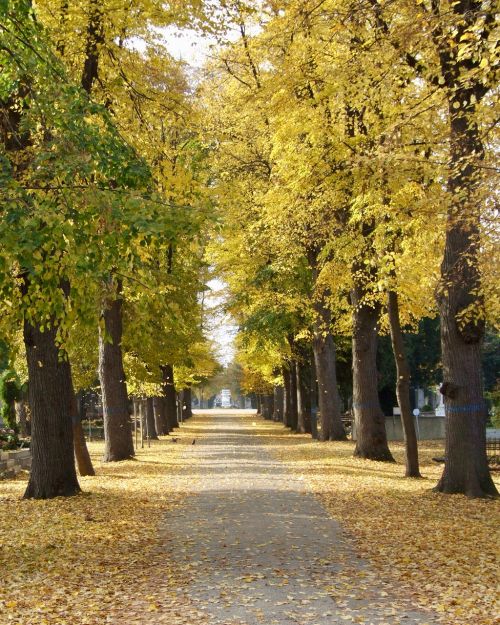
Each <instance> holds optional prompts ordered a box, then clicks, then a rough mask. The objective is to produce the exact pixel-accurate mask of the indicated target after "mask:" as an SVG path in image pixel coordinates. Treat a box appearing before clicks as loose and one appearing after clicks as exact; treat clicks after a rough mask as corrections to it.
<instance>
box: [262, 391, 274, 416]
mask: <svg viewBox="0 0 500 625" xmlns="http://www.w3.org/2000/svg"><path fill="white" fill-rule="evenodd" d="M264 412H265V414H264V419H266V420H267V421H270V420H271V419H272V418H273V413H274V395H272V394H271V393H266V394H265V395H264Z"/></svg>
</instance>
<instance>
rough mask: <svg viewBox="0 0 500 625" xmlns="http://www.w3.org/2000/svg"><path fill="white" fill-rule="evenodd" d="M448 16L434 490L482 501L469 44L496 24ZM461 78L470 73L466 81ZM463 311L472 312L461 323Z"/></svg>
mask: <svg viewBox="0 0 500 625" xmlns="http://www.w3.org/2000/svg"><path fill="white" fill-rule="evenodd" d="M489 10H490V11H492V10H493V9H489ZM451 11H452V12H453V13H454V14H455V15H454V19H455V20H456V23H457V28H456V29H455V31H454V32H453V33H452V35H451V36H449V37H448V38H446V39H445V37H444V35H442V36H441V37H439V38H438V40H437V41H436V43H437V45H438V46H439V50H440V54H439V59H440V63H441V70H442V75H443V78H444V85H443V89H445V93H446V96H447V97H448V109H449V124H450V170H449V176H448V193H449V197H450V203H449V208H448V223H447V229H446V240H445V250H444V258H443V262H442V264H441V288H440V290H439V293H438V305H439V311H440V314H441V351H442V361H443V385H442V387H441V392H442V394H443V396H444V404H445V412H446V444H445V466H444V471H443V475H442V476H441V479H440V481H439V483H438V485H437V486H436V490H438V491H440V492H443V493H463V494H465V495H468V496H470V497H487V496H496V495H498V491H497V489H496V487H495V484H494V483H493V480H492V479H491V475H490V471H489V467H488V461H487V457H486V418H487V409H486V403H485V401H484V397H483V385H482V376H481V373H482V371H481V346H482V342H483V337H484V302H483V300H482V297H481V294H480V287H481V276H480V270H479V261H478V254H479V247H480V241H479V229H480V220H481V202H482V201H483V200H482V199H481V198H479V197H478V193H477V190H478V187H479V185H480V179H481V173H480V169H479V168H478V167H477V165H478V161H480V160H481V159H482V158H483V156H484V151H483V146H482V142H481V136H480V132H479V128H478V125H477V123H476V119H475V113H476V103H477V102H480V100H481V99H482V98H483V97H484V96H485V95H486V93H487V92H488V86H487V85H485V84H483V83H482V82H481V78H480V76H481V74H480V72H479V77H476V76H475V75H474V74H473V73H472V72H471V68H472V69H477V68H478V65H479V62H480V59H481V56H482V53H481V52H479V53H476V52H475V51H474V46H483V47H485V46H486V45H487V40H488V28H487V27H485V24H487V23H489V24H491V23H493V19H492V15H493V14H492V13H491V14H488V13H486V14H485V9H484V7H483V5H482V4H481V3H471V2H469V1H468V0H459V1H458V2H456V3H454V4H453V5H452V7H451ZM486 11H487V10H486ZM485 15H486V19H487V20H489V22H486V21H485ZM475 26H477V27H478V28H477V38H476V39H475V40H474V45H472V44H471V46H472V47H471V50H472V51H471V52H467V51H465V54H464V55H463V57H462V58H460V59H458V58H457V57H456V52H455V50H456V49H459V47H460V45H461V41H462V37H463V36H464V35H465V34H466V33H467V34H468V33H469V32H476V28H475ZM469 29H470V30H469ZM480 35H481V37H480ZM450 37H453V40H450ZM483 53H486V54H487V52H484V51H483ZM462 75H466V76H468V78H467V80H463V78H462ZM491 75H492V74H491ZM465 312H469V314H470V313H472V315H471V316H470V317H469V318H467V319H463V318H462V319H461V315H463V314H464V313H465Z"/></svg>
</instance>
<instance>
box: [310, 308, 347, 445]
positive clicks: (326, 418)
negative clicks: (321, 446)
mask: <svg viewBox="0 0 500 625" xmlns="http://www.w3.org/2000/svg"><path fill="white" fill-rule="evenodd" d="M326 314H327V313H326V311H325V314H324V316H326ZM328 316H329V313H328ZM313 350H314V362H315V365H316V377H317V380H318V404H319V406H318V408H319V423H320V426H321V427H320V428H318V437H319V440H321V441H343V440H345V439H346V433H345V429H344V426H343V424H342V414H341V412H340V395H339V390H338V387H337V365H336V348H335V343H334V341H333V336H332V335H331V333H330V332H329V331H328V330H324V331H319V330H318V331H317V332H315V335H314V340H313Z"/></svg>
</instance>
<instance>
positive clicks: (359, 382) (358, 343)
mask: <svg viewBox="0 0 500 625" xmlns="http://www.w3.org/2000/svg"><path fill="white" fill-rule="evenodd" d="M362 297H363V290H362V288H361V287H360V286H359V285H355V286H354V288H353V290H352V292H351V301H352V306H353V329H352V368H353V383H352V386H353V408H354V422H355V427H356V447H355V449H354V455H355V456H359V457H360V458H367V459H369V460H381V461H386V462H394V458H393V457H392V454H391V452H390V451H389V447H388V445H387V434H386V431H385V417H384V414H383V412H382V408H381V407H380V402H379V397H378V372H377V326H378V317H379V308H378V307H377V306H375V307H372V306H368V305H367V304H365V303H363V302H362Z"/></svg>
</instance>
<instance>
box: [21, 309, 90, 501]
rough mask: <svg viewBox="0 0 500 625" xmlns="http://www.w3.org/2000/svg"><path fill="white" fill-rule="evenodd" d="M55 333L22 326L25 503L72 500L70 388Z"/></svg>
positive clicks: (75, 489) (74, 479) (75, 490)
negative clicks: (27, 442) (27, 421)
mask: <svg viewBox="0 0 500 625" xmlns="http://www.w3.org/2000/svg"><path fill="white" fill-rule="evenodd" d="M56 333H57V328H54V327H52V328H50V329H49V328H46V329H45V332H41V330H40V327H39V326H38V325H32V324H31V323H29V322H28V321H26V320H25V322H24V343H25V346H26V360H27V363H28V377H29V384H28V397H29V403H30V409H31V454H32V462H31V472H30V478H29V482H28V487H27V488H26V492H25V493H24V497H25V498H26V499H29V498H33V499H49V498H51V497H60V496H69V495H76V494H77V493H79V492H80V486H79V485H78V480H77V477H76V470H75V459H74V448H73V429H72V423H71V414H72V411H73V407H72V400H73V397H74V394H73V383H72V380H71V369H70V366H69V362H68V360H65V359H61V353H60V351H59V348H58V347H57V345H56V342H55V338H56Z"/></svg>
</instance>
